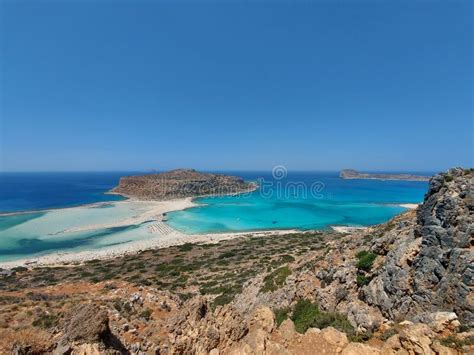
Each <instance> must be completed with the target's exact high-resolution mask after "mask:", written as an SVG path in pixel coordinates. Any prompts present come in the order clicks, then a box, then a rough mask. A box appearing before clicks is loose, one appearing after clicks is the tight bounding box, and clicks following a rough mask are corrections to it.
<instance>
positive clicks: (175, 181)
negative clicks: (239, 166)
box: [111, 169, 256, 200]
mask: <svg viewBox="0 0 474 355" xmlns="http://www.w3.org/2000/svg"><path fill="white" fill-rule="evenodd" d="M255 188H256V185H255V184H253V183H246V182H245V181H244V180H243V179H242V178H239V177H236V176H228V175H221V174H211V173H201V172H197V171H196V170H193V169H177V170H172V171H168V172H164V173H159V174H147V175H139V176H126V177H122V178H121V179H120V182H119V185H118V186H117V187H115V188H114V189H113V190H112V191H111V192H112V193H116V194H121V195H124V196H127V197H133V198H137V199H140V200H169V199H174V198H182V197H196V196H205V195H226V194H235V193H241V192H246V191H251V190H253V189H255Z"/></svg>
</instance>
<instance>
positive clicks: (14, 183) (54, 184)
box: [0, 172, 133, 212]
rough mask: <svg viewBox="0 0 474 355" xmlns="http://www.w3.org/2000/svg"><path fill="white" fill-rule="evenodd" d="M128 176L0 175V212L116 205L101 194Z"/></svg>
mask: <svg viewBox="0 0 474 355" xmlns="http://www.w3.org/2000/svg"><path fill="white" fill-rule="evenodd" d="M131 174H133V173H130V172H71V173H0V212H16V211H28V210H39V209H50V208H61V207H70V206H78V205H83V204H89V203H94V202H101V201H117V200H122V199H123V198H122V197H120V196H118V195H106V194H104V192H106V191H108V190H110V189H112V188H113V187H115V186H116V185H117V184H118V181H119V179H120V177H121V176H124V175H131Z"/></svg>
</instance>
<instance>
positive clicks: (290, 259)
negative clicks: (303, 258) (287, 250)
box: [280, 254, 295, 263]
mask: <svg viewBox="0 0 474 355" xmlns="http://www.w3.org/2000/svg"><path fill="white" fill-rule="evenodd" d="M280 261H281V262H282V263H292V262H293V261H295V258H294V257H292V256H291V255H288V254H285V255H282V256H281V258H280Z"/></svg>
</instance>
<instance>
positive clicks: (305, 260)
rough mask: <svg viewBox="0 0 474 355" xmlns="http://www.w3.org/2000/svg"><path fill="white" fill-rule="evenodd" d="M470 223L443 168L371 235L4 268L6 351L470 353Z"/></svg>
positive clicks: (470, 184) (468, 186)
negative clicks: (416, 198)
mask: <svg viewBox="0 0 474 355" xmlns="http://www.w3.org/2000/svg"><path fill="white" fill-rule="evenodd" d="M473 213H474V171H473V170H463V169H451V170H450V171H448V172H447V173H445V174H440V175H437V176H435V177H433V178H432V179H431V181H430V187H429V191H428V193H427V195H426V197H425V201H424V203H423V204H422V205H421V206H420V207H419V208H418V209H417V210H416V211H408V212H406V213H404V214H402V215H400V216H397V217H396V218H394V219H392V220H391V221H389V222H387V223H385V224H382V225H379V226H375V227H372V228H369V229H368V230H365V231H356V232H354V233H351V234H340V233H335V232H327V233H320V232H307V233H301V234H295V235H286V236H285V235H283V236H271V237H258V238H257V237H253V236H251V235H249V236H245V237H243V238H240V239H234V240H230V241H225V242H220V243H218V244H200V245H191V244H184V245H182V246H179V247H172V248H167V249H156V250H148V251H144V252H142V253H140V254H137V255H133V256H126V257H122V258H117V259H113V260H107V261H99V260H96V261H94V260H93V261H90V262H87V263H85V264H82V265H65V266H62V267H56V268H35V269H26V268H17V269H14V270H11V271H8V270H4V271H3V274H4V275H5V276H3V278H2V277H0V290H1V291H0V314H1V315H2V319H1V322H0V353H2V354H3V353H14V354H41V353H55V354H71V353H72V354H214V355H216V354H459V353H472V352H473V351H474V331H473V329H472V327H473V325H474V317H473V314H474V313H473V311H474V304H473V292H472V287H473V276H474V266H473V265H474V264H473V259H474V253H473V240H474V238H473V233H474V232H473V231H474V229H473V226H474V224H473V221H474V219H473Z"/></svg>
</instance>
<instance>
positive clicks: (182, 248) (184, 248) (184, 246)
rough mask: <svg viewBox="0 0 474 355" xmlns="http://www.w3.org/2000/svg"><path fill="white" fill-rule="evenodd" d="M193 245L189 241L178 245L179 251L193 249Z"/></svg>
mask: <svg viewBox="0 0 474 355" xmlns="http://www.w3.org/2000/svg"><path fill="white" fill-rule="evenodd" d="M193 247H194V245H193V244H191V243H184V244H182V245H180V246H178V249H179V251H191V250H193Z"/></svg>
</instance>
